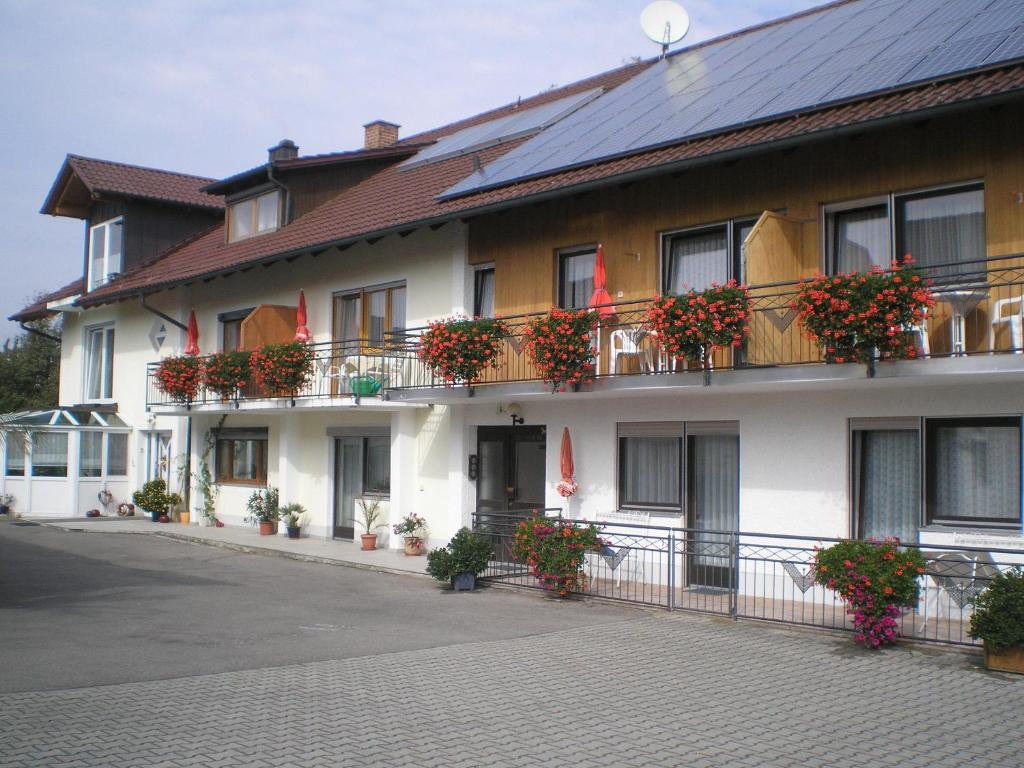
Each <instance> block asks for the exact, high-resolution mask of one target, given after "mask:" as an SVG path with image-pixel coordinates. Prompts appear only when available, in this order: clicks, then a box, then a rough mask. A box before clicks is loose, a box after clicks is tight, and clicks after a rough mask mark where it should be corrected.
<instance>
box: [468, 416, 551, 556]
mask: <svg viewBox="0 0 1024 768" xmlns="http://www.w3.org/2000/svg"><path fill="white" fill-rule="evenodd" d="M546 450H547V438H546V437H545V429H544V427H534V426H529V427H527V426H517V427H479V428H478V429H477V451H476V455H477V462H478V474H477V480H476V511H477V513H478V515H477V526H478V530H479V531H480V532H482V533H486V532H491V533H494V534H496V537H495V541H494V543H495V549H496V550H497V552H496V559H498V560H507V559H508V558H507V557H506V556H505V555H507V552H505V551H504V548H503V544H506V543H509V542H511V538H512V534H513V533H514V531H515V525H516V518H526V517H529V516H530V515H531V514H532V513H533V510H535V509H543V508H544V479H545V461H546V458H545V452H546ZM488 512H491V513H494V517H489V516H488V515H487V514H486V513H488Z"/></svg>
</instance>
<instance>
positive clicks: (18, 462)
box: [3, 432, 25, 477]
mask: <svg viewBox="0 0 1024 768" xmlns="http://www.w3.org/2000/svg"><path fill="white" fill-rule="evenodd" d="M3 438H4V445H5V446H6V448H7V464H6V466H5V467H4V474H6V475H10V476H12V477H18V476H21V475H24V474H25V441H24V438H23V437H22V436H21V434H19V433H18V432H7V433H6V434H4V436H3Z"/></svg>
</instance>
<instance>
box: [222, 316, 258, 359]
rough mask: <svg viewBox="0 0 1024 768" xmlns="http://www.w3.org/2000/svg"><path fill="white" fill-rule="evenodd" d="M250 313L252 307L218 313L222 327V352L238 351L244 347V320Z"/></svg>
mask: <svg viewBox="0 0 1024 768" xmlns="http://www.w3.org/2000/svg"><path fill="white" fill-rule="evenodd" d="M250 314H252V308H249V309H239V310H236V311H234V312H224V313H222V314H220V315H217V319H218V320H220V327H221V351H222V352H237V351H238V350H240V349H241V348H242V321H244V320H245V318H247V317H248V316H249V315H250Z"/></svg>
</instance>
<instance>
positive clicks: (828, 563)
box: [811, 539, 925, 650]
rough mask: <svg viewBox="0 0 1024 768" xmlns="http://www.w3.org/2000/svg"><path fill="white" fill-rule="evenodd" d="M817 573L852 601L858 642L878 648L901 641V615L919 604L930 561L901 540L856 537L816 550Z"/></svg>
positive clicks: (823, 582) (826, 584)
mask: <svg viewBox="0 0 1024 768" xmlns="http://www.w3.org/2000/svg"><path fill="white" fill-rule="evenodd" d="M811 572H812V573H813V574H814V580H815V582H816V583H818V584H820V585H821V586H823V587H827V588H828V589H831V590H832V591H833V592H835V594H836V596H837V597H838V598H839V599H840V600H842V601H843V602H844V603H846V606H847V608H846V612H847V613H848V614H849V615H850V616H852V617H853V628H854V630H856V632H857V634H856V635H854V640H856V641H857V642H858V643H861V644H863V645H864V647H865V648H872V649H875V650H877V649H878V648H880V647H881V646H883V645H894V644H895V643H896V641H897V640H898V639H899V637H900V626H899V618H900V616H901V615H902V613H903V611H904V610H905V609H913V608H914V607H915V606H916V605H917V598H918V592H919V590H920V583H919V582H918V577H919V576H921V575H922V574H923V573H924V572H925V561H924V557H923V556H922V555H921V551H920V550H919V549H917V547H901V546H900V543H899V541H898V540H896V539H886V540H885V541H876V540H875V539H868V540H867V541H864V540H850V541H840V542H837V543H836V544H833V545H832V546H830V547H826V548H825V549H816V551H815V553H814V561H813V563H812V564H811Z"/></svg>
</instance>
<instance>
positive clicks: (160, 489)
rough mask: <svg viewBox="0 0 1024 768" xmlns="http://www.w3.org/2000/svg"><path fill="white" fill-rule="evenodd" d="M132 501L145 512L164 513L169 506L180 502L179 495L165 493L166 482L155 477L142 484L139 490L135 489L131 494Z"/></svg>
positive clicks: (174, 505)
mask: <svg viewBox="0 0 1024 768" xmlns="http://www.w3.org/2000/svg"><path fill="white" fill-rule="evenodd" d="M132 501H134V502H135V506H137V507H141V508H142V509H144V510H146V511H147V512H156V513H157V514H161V515H166V514H167V512H168V511H169V510H170V508H171V507H176V506H178V505H179V504H181V496H179V495H178V494H176V493H167V483H166V482H164V481H163V480H162V479H161V478H157V479H156V480H150V481H149V482H148V483H146V484H145V485H143V486H142V490H141V491H135V493H133V494H132Z"/></svg>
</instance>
